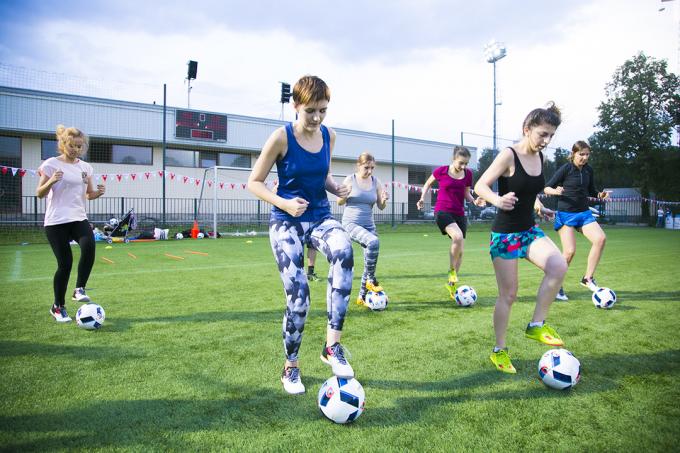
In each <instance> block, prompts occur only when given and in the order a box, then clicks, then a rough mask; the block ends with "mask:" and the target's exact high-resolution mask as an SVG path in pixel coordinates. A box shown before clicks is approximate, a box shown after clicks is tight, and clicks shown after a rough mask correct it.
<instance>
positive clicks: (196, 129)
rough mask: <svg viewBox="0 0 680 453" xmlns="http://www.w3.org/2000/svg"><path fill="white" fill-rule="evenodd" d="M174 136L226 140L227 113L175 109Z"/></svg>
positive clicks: (191, 138)
mask: <svg viewBox="0 0 680 453" xmlns="http://www.w3.org/2000/svg"><path fill="white" fill-rule="evenodd" d="M175 137H177V138H188V139H190V140H209V141H220V142H226V141H227V115H220V114H217V113H204V112H196V111H194V110H179V109H178V110H175Z"/></svg>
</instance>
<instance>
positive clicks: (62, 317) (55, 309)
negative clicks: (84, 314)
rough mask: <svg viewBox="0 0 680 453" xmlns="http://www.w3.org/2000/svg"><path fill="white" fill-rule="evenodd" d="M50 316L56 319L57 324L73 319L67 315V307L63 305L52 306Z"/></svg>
mask: <svg viewBox="0 0 680 453" xmlns="http://www.w3.org/2000/svg"><path fill="white" fill-rule="evenodd" d="M50 314H51V315H52V316H54V319H56V320H57V322H69V321H71V317H70V316H69V315H68V313H66V307H64V306H63V305H62V306H59V305H52V308H50Z"/></svg>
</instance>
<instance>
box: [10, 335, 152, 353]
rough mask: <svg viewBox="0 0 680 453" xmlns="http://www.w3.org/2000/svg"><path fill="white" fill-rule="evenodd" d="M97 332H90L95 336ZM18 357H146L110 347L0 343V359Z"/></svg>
mask: <svg viewBox="0 0 680 453" xmlns="http://www.w3.org/2000/svg"><path fill="white" fill-rule="evenodd" d="M98 333H99V332H92V334H93V335H97V334H98ZM19 356H50V357H63V356H70V357H71V358H72V359H86V360H93V359H95V360H111V359H120V358H121V357H125V359H136V358H144V357H146V356H145V355H144V354H139V353H137V352H133V351H132V350H125V351H123V350H121V349H119V348H112V347H111V346H108V345H107V346H91V345H88V346H80V345H79V346H70V345H63V344H50V343H30V342H27V341H0V357H19Z"/></svg>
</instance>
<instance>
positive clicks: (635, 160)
mask: <svg viewBox="0 0 680 453" xmlns="http://www.w3.org/2000/svg"><path fill="white" fill-rule="evenodd" d="M679 88H680V79H679V78H678V76H677V75H675V74H673V73H669V72H668V70H667V63H666V61H665V60H656V59H654V58H652V57H647V56H646V55H645V54H644V53H639V54H638V55H636V56H635V57H633V58H632V59H630V60H627V61H626V62H625V63H624V64H623V65H622V66H621V67H619V68H618V69H617V70H616V72H615V73H614V75H613V78H612V81H611V82H609V83H608V84H607V85H606V88H605V93H606V100H605V101H603V102H602V103H601V104H600V106H599V107H598V111H599V120H598V123H597V124H596V126H597V127H598V128H599V130H598V131H597V132H596V133H595V134H594V135H593V136H592V137H591V138H590V144H591V146H592V149H593V157H594V159H592V160H593V166H597V167H599V168H597V169H596V170H599V172H598V173H599V175H602V176H603V175H605V174H607V176H608V177H612V176H613V177H614V179H616V175H612V172H615V171H617V172H618V171H620V172H622V175H621V176H622V177H623V179H624V180H625V179H632V183H633V184H634V185H636V186H637V187H639V188H640V192H641V194H642V196H643V197H648V196H649V192H650V190H654V191H659V190H660V189H662V188H663V187H664V185H667V183H668V181H663V180H660V179H658V176H659V172H658V171H657V169H655V165H658V164H659V161H660V160H659V159H660V155H661V154H662V153H663V152H664V151H666V150H668V149H670V148H671V133H672V130H673V128H674V127H677V126H678V125H679V124H680V92H679V91H678V90H679ZM674 152H676V153H677V152H678V150H677V149H675V151H674ZM670 162H677V159H671V160H670ZM605 166H606V167H605ZM678 170H679V171H680V169H678ZM671 173H673V172H671ZM675 174H676V176H675V177H676V178H677V172H676V173H675ZM642 212H643V215H646V214H648V210H647V209H644V207H643V211H642Z"/></svg>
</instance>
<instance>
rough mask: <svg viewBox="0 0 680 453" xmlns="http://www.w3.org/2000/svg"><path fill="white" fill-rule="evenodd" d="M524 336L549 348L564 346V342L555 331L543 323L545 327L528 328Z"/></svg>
mask: <svg viewBox="0 0 680 453" xmlns="http://www.w3.org/2000/svg"><path fill="white" fill-rule="evenodd" d="M524 335H525V336H526V337H527V338H531V339H532V340H536V341H539V342H541V343H543V344H547V345H549V346H564V341H562V339H561V338H560V336H559V335H558V334H557V332H556V331H555V329H553V328H552V327H550V326H549V325H547V324H546V323H543V325H542V326H540V327H539V326H535V327H531V326H527V330H526V331H525V332H524Z"/></svg>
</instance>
